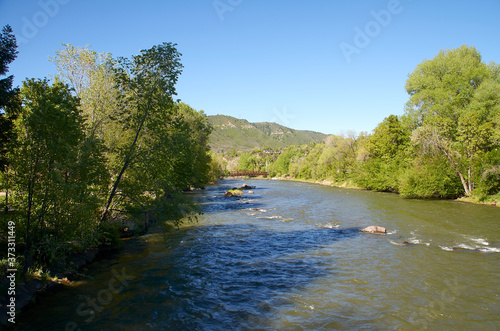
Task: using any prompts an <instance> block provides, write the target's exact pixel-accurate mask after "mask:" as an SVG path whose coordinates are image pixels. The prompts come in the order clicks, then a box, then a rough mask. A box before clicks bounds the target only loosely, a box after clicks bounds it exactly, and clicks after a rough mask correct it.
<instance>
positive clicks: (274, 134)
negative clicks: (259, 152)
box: [208, 115, 327, 153]
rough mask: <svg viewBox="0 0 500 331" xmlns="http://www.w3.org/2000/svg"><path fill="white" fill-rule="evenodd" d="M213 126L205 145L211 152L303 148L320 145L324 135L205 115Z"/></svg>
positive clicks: (274, 125) (228, 117) (264, 123)
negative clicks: (311, 144)
mask: <svg viewBox="0 0 500 331" xmlns="http://www.w3.org/2000/svg"><path fill="white" fill-rule="evenodd" d="M208 121H209V122H210V124H211V125H212V126H213V132H212V134H211V135H210V140H209V144H210V147H211V148H212V150H213V151H215V152H218V153H220V152H227V151H229V150H231V149H232V148H234V149H236V150H237V151H247V150H251V149H253V148H255V147H260V148H262V147H267V148H284V147H287V146H290V145H304V144H308V143H310V142H321V141H323V140H324V139H325V138H326V137H327V135H326V134H324V133H319V132H314V131H305V130H294V129H290V128H287V127H286V126H283V125H280V124H276V123H269V122H260V123H250V122H248V121H247V120H242V119H238V118H235V117H231V116H225V115H214V116H208Z"/></svg>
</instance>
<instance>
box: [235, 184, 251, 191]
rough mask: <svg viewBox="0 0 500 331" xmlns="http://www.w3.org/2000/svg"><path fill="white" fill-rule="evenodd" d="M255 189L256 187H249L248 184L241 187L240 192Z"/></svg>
mask: <svg viewBox="0 0 500 331" xmlns="http://www.w3.org/2000/svg"><path fill="white" fill-rule="evenodd" d="M254 188H255V186H250V185H247V184H243V185H241V187H240V188H239V190H253V189H254Z"/></svg>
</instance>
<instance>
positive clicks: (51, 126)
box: [9, 79, 107, 272]
mask: <svg viewBox="0 0 500 331" xmlns="http://www.w3.org/2000/svg"><path fill="white" fill-rule="evenodd" d="M21 97H22V101H23V108H22V110H21V114H20V116H19V117H18V118H17V119H16V120H15V121H14V124H15V131H16V137H17V140H16V142H15V143H14V144H12V146H10V149H9V160H10V161H11V165H10V169H11V171H10V172H9V175H10V177H11V179H10V187H11V188H12V191H13V204H14V208H15V209H16V210H17V211H18V213H16V215H17V216H16V217H18V218H19V223H18V224H19V230H20V232H22V231H24V241H25V255H24V258H25V260H24V264H23V267H24V272H26V271H27V270H28V268H29V267H30V266H31V265H32V262H33V257H36V258H37V259H41V258H47V259H54V258H56V257H57V254H59V253H61V252H62V251H63V250H64V248H65V246H66V245H67V244H68V243H69V242H71V241H77V242H79V243H82V244H86V243H89V242H92V240H93V238H92V236H91V233H92V232H93V229H94V228H95V227H96V225H97V222H96V219H97V218H98V217H97V216H98V215H97V211H98V206H99V205H100V204H101V203H102V202H101V201H100V199H99V197H100V196H102V194H103V192H102V188H104V187H107V183H106V177H107V175H106V171H105V168H104V160H103V158H102V156H101V152H100V148H99V146H98V145H95V144H94V143H95V141H94V142H89V141H88V140H86V139H85V135H84V130H83V122H84V120H83V117H82V115H81V113H80V110H79V107H78V98H76V97H74V96H72V95H71V92H70V90H69V89H68V87H67V86H66V85H64V84H63V83H61V82H59V81H56V82H55V83H54V84H52V85H49V83H48V81H47V80H34V79H31V80H28V81H26V82H25V83H24V84H23V87H22V89H21Z"/></svg>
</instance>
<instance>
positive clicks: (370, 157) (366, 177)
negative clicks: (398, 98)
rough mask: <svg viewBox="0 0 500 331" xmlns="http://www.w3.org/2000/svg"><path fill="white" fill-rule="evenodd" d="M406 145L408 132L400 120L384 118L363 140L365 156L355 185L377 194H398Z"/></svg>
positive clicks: (392, 116)
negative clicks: (380, 192) (388, 192)
mask: <svg viewBox="0 0 500 331" xmlns="http://www.w3.org/2000/svg"><path fill="white" fill-rule="evenodd" d="M408 144H409V132H408V130H406V129H405V127H404V125H403V123H402V122H401V121H400V120H399V118H398V117H397V116H395V115H390V116H389V117H387V118H385V119H384V121H383V122H382V123H380V124H379V125H378V126H377V127H376V128H375V129H374V130H373V134H372V135H370V136H368V137H367V138H366V139H364V141H363V148H362V149H363V150H364V151H365V153H366V155H364V156H363V159H362V160H361V161H360V163H359V166H358V169H357V174H356V182H357V183H358V184H359V185H361V186H362V187H366V188H369V189H373V190H376V191H394V192H397V191H398V188H399V182H398V177H399V175H400V173H401V172H402V171H404V168H405V164H406V162H405V154H406V149H407V147H408Z"/></svg>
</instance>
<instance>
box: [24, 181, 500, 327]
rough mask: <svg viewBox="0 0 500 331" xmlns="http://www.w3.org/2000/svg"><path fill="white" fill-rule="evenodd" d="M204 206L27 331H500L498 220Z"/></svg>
mask: <svg viewBox="0 0 500 331" xmlns="http://www.w3.org/2000/svg"><path fill="white" fill-rule="evenodd" d="M243 183H246V184H249V185H256V186H257V188H256V189H254V190H253V191H254V194H248V193H246V194H245V195H244V196H243V197H242V198H241V200H238V199H236V198H227V197H224V191H225V190H226V189H228V188H232V187H236V186H239V185H241V184H243ZM192 194H193V198H194V199H197V200H199V202H200V204H201V205H202V210H203V212H204V214H203V215H202V216H200V217H199V220H198V222H197V223H190V224H185V225H183V226H182V227H181V228H180V229H179V230H175V231H170V232H167V233H165V234H150V235H146V236H143V237H141V238H138V239H133V240H131V241H130V242H128V243H127V244H126V245H125V247H124V248H123V249H122V250H121V251H120V252H119V253H118V254H115V255H113V256H111V257H108V258H106V259H104V260H101V261H99V262H98V263H94V264H93V265H92V266H91V268H90V269H89V271H88V274H89V277H88V278H87V279H86V280H85V281H80V282H77V283H75V285H74V286H72V287H70V288H67V289H64V290H61V291H58V292H56V293H51V294H50V295H45V296H42V297H41V298H40V300H39V302H38V303H37V304H36V305H33V306H32V307H30V308H29V309H27V310H26V311H25V313H23V314H22V316H21V320H19V321H18V323H17V326H18V328H19V329H20V330H21V329H23V330H65V329H66V330H423V329H429V330H500V226H499V225H500V209H498V208H494V207H488V206H478V205H470V204H464V203H458V202H452V201H429V200H427V201H424V200H410V199H403V198H401V197H399V196H397V195H394V194H385V193H375V192H369V191H359V190H349V189H339V188H332V187H326V186H320V185H314V184H306V183H297V182H283V181H268V180H248V181H245V182H243V181H236V180H224V181H221V183H220V185H216V186H211V187H208V188H207V189H206V190H204V191H200V192H194V193H192ZM369 225H379V226H383V227H385V228H387V230H388V234H387V235H374V234H366V233H361V232H360V229H361V228H363V227H366V226H369Z"/></svg>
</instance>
